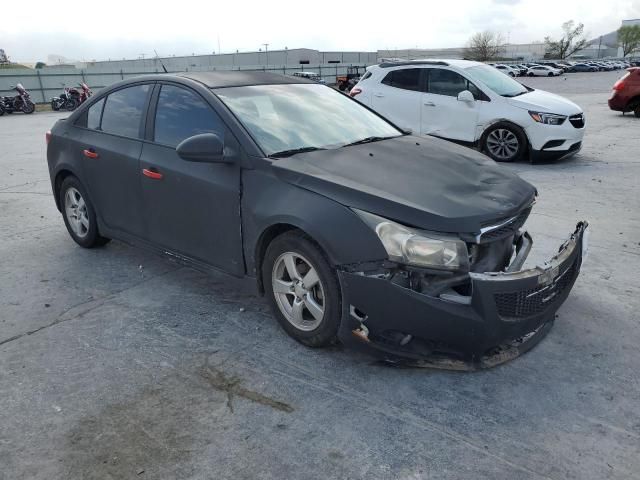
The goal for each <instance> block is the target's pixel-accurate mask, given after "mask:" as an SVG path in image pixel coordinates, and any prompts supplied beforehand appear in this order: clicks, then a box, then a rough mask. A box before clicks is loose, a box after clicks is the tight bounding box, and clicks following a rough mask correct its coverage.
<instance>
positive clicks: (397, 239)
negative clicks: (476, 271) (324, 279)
mask: <svg viewBox="0 0 640 480" xmlns="http://www.w3.org/2000/svg"><path fill="white" fill-rule="evenodd" d="M353 210H354V212H356V213H357V214H358V216H359V217H360V218H361V219H362V220H364V222H365V223H366V224H367V225H369V226H370V227H371V228H372V229H373V230H374V231H375V232H376V235H378V238H379V239H380V241H381V242H382V245H383V246H384V248H385V250H386V251H387V255H389V260H393V261H394V262H398V263H403V264H406V265H414V266H417V267H425V268H434V269H438V270H464V271H468V270H469V253H468V251H467V245H466V244H465V243H464V242H463V241H462V240H460V239H458V238H453V237H448V236H446V235H440V234H438V233H431V232H425V231H421V230H417V229H414V228H411V227H406V226H404V225H401V224H399V223H396V222H393V221H391V220H387V219H386V218H383V217H379V216H377V215H373V214H371V213H368V212H364V211H362V210H356V209H353Z"/></svg>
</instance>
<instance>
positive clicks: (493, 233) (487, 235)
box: [479, 207, 531, 243]
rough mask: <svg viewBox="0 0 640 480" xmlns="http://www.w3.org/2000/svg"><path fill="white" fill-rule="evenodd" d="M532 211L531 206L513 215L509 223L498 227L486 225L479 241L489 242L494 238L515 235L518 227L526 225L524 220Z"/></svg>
mask: <svg viewBox="0 0 640 480" xmlns="http://www.w3.org/2000/svg"><path fill="white" fill-rule="evenodd" d="M530 212H531V207H529V208H527V209H526V210H523V211H522V212H520V213H519V214H518V215H517V216H515V217H513V218H512V219H511V220H510V221H509V222H508V223H505V224H504V225H500V224H499V223H498V225H500V226H499V227H497V228H494V229H491V226H488V227H485V228H487V230H486V231H484V232H483V233H481V234H480V241H479V243H487V242H491V241H493V240H497V239H499V238H504V237H508V236H509V235H513V234H514V233H516V232H517V231H518V229H519V228H520V227H521V226H522V225H524V222H525V221H526V220H527V217H528V216H529V213H530Z"/></svg>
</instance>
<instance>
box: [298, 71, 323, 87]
mask: <svg viewBox="0 0 640 480" xmlns="http://www.w3.org/2000/svg"><path fill="white" fill-rule="evenodd" d="M293 76H294V77H297V78H306V79H308V80H311V81H313V82H316V83H321V84H323V85H324V84H325V83H327V82H326V80H325V79H324V78H322V77H321V76H320V75H318V74H317V73H315V72H294V73H293Z"/></svg>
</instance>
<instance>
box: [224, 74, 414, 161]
mask: <svg viewBox="0 0 640 480" xmlns="http://www.w3.org/2000/svg"><path fill="white" fill-rule="evenodd" d="M214 93H215V94H216V95H217V96H218V97H219V98H220V99H221V100H222V101H223V102H224V103H225V104H226V105H227V107H229V109H230V110H231V111H232V112H233V113H234V114H235V115H236V117H238V119H239V120H240V121H241V122H242V124H243V125H244V126H245V127H246V128H247V130H249V133H250V134H251V136H252V137H253V138H254V140H255V141H256V142H257V143H258V145H260V147H261V148H262V150H263V151H264V152H265V154H267V155H274V154H277V153H281V152H290V153H295V151H297V150H303V151H304V150H307V151H308V150H315V149H328V148H338V147H343V146H346V145H349V144H354V143H357V142H360V141H362V140H369V141H372V139H376V140H378V139H384V138H391V137H398V136H400V135H402V132H400V131H399V130H398V129H397V128H395V127H394V126H392V125H391V124H389V123H388V122H387V121H385V120H383V119H382V118H380V117H378V116H377V115H375V114H374V113H372V112H370V111H369V110H367V109H366V108H365V107H363V106H362V105H360V104H359V103H357V102H356V101H354V100H352V99H350V98H349V97H347V96H345V95H343V94H341V93H338V92H337V91H335V90H333V89H332V88H329V87H325V86H323V85H309V84H300V85H295V84H294V85H258V86H250V87H231V88H219V89H215V90H214Z"/></svg>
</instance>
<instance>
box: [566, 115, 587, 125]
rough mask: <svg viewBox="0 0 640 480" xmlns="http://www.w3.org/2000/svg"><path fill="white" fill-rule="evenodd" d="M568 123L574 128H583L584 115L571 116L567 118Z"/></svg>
mask: <svg viewBox="0 0 640 480" xmlns="http://www.w3.org/2000/svg"><path fill="white" fill-rule="evenodd" d="M569 121H570V122H571V125H573V126H574V127H576V128H582V127H584V114H582V113H579V114H578V115H571V116H570V117H569Z"/></svg>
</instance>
